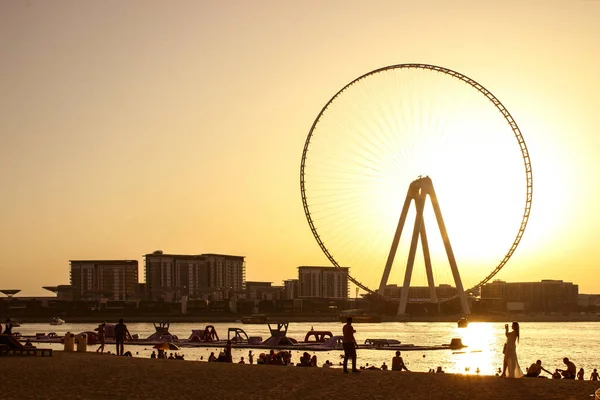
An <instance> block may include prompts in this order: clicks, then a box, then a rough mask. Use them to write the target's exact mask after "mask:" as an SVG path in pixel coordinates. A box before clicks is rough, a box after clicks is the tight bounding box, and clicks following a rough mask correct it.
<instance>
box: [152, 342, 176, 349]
mask: <svg viewBox="0 0 600 400" xmlns="http://www.w3.org/2000/svg"><path fill="white" fill-rule="evenodd" d="M154 348H155V349H158V350H164V351H168V350H179V346H177V345H176V344H175V343H173V342H164V343H159V344H157V345H155V346H154Z"/></svg>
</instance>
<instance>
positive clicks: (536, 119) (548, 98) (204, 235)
mask: <svg viewBox="0 0 600 400" xmlns="http://www.w3.org/2000/svg"><path fill="white" fill-rule="evenodd" d="M599 43H600V1H566V0H564V1H548V0H545V1H505V2H482V1H476V2H475V1H459V2H447V1H424V2H416V1H377V0H375V1H370V2H368V3H365V2H364V1H297V2H281V1H260V0H259V1H170V2H164V1H128V2H117V1H59V0H58V1H52V2H46V1H35V0H31V1H11V0H8V1H3V2H1V3H0V58H1V62H0V140H1V143H2V146H0V185H1V188H2V203H1V204H2V207H1V214H0V215H1V221H2V222H1V225H0V246H1V247H0V251H1V254H2V257H1V261H0V276H1V278H0V283H1V284H0V288H3V289H13V288H14V289H22V290H23V295H36V294H42V293H44V291H43V290H42V289H41V286H44V285H56V284H66V283H68V282H69V263H68V260H69V259H138V260H139V261H140V276H141V277H142V279H143V261H142V255H143V254H146V253H149V252H152V251H154V250H157V249H161V250H163V251H164V252H170V253H183V254H187V253H191V254H197V253H225V254H235V255H245V256H246V257H247V259H246V261H247V278H248V280H266V281H273V282H275V284H280V282H281V281H282V280H283V279H288V278H293V277H297V270H296V267H297V266H299V265H326V263H327V260H326V258H325V257H324V255H323V254H322V252H321V250H320V248H319V247H318V245H317V243H316V241H315V239H314V238H313V236H312V233H311V231H310V229H309V227H308V224H307V221H306V218H305V216H304V211H303V208H302V203H301V197H300V188H299V169H300V157H301V154H302V149H303V146H304V142H305V140H306V136H307V134H308V132H309V130H310V127H311V125H312V123H313V121H314V120H315V118H316V117H317V115H318V113H319V112H320V110H321V108H322V107H323V106H324V105H325V103H326V102H327V101H328V100H329V99H330V98H331V97H332V96H333V95H334V94H335V93H336V92H337V91H338V90H339V89H341V88H342V87H343V86H344V85H346V84H347V83H349V82H350V81H352V80H353V79H355V78H356V77H358V76H360V75H362V74H364V73H366V72H368V71H371V70H374V69H376V68H379V67H383V66H386V65H392V64H402V63H428V64H435V65H440V66H444V67H447V68H450V69H453V70H456V71H459V72H461V73H463V74H465V75H467V76H468V77H470V78H473V79H475V80H476V81H478V82H479V83H481V84H483V85H484V86H485V87H486V88H487V89H489V90H490V91H491V92H492V93H493V94H494V95H495V96H496V97H497V98H498V99H500V100H501V101H502V103H503V104H504V105H505V106H506V107H507V109H508V110H509V111H510V113H511V114H512V116H513V117H514V118H515V120H516V121H517V123H518V124H519V127H520V129H521V131H522V133H523V136H524V137H525V140H526V143H527V146H528V148H529V152H530V155H531V161H532V167H533V176H534V198H533V207H532V214H531V219H530V222H529V225H528V227H527V230H526V232H525V236H524V238H523V240H522V242H521V244H520V246H519V248H518V249H517V251H516V253H515V255H514V256H513V258H512V259H511V261H510V262H509V263H508V264H507V265H506V267H505V268H504V269H503V270H502V271H501V272H500V274H499V275H498V278H501V279H506V280H510V281H532V280H533V281H537V280H540V279H562V280H566V281H573V282H575V283H578V284H579V285H580V292H584V293H594V292H595V293H598V292H600V280H599V279H597V278H596V275H597V271H598V266H599V263H600V246H599V245H598V239H597V235H598V232H599V229H600V212H598V210H597V208H598V204H600V186H599V183H600V161H599V159H598V157H597V154H598V152H599V150H600V135H599V132H598V129H599V126H600V112H598V110H599V109H600V95H599V93H600V78H599V77H598V72H597V71H598V65H599V64H600V53H599V52H598V44H599ZM404 190H405V189H401V190H400V191H401V192H404ZM442 206H443V205H442ZM515 218H516V219H517V220H518V219H519V216H515ZM515 234H516V232H515ZM499 240H500V239H499ZM502 240H505V241H506V244H505V245H504V247H506V249H508V247H509V245H510V242H511V241H512V237H508V238H505V239H502ZM494 266H495V265H484V266H482V267H481V270H482V272H481V273H480V274H481V275H485V274H486V273H487V272H488V270H491V269H493V267H494ZM459 268H460V265H459ZM382 269H383V267H382ZM375 274H376V275H379V276H380V275H381V272H380V271H375Z"/></svg>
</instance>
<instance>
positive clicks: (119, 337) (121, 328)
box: [115, 318, 129, 356]
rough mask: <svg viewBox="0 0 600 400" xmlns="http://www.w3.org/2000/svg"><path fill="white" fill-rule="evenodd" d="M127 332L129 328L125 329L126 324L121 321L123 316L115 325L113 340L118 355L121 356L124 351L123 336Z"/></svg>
mask: <svg viewBox="0 0 600 400" xmlns="http://www.w3.org/2000/svg"><path fill="white" fill-rule="evenodd" d="M128 334H129V330H127V325H125V324H124V323H123V318H121V319H119V323H118V324H117V325H115V342H116V345H117V355H118V356H122V355H123V353H124V352H125V337H127V335H128Z"/></svg>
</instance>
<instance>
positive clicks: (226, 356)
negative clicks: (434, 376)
mask: <svg viewBox="0 0 600 400" xmlns="http://www.w3.org/2000/svg"><path fill="white" fill-rule="evenodd" d="M12 326H13V325H12V323H11V320H10V319H7V320H6V323H5V325H4V331H2V328H1V325H0V331H1V332H2V333H3V334H9V335H10V334H12ZM504 329H505V336H506V342H505V344H504V347H503V349H502V353H503V354H504V359H503V363H502V369H500V368H498V373H497V374H496V376H500V377H503V378H521V377H528V378H538V377H545V376H542V375H541V373H542V372H545V373H547V374H549V375H550V377H551V378H552V379H578V380H584V379H585V371H584V369H583V368H580V369H579V371H577V367H576V365H575V364H574V363H573V361H571V360H569V358H567V357H565V358H564V359H563V363H564V364H565V367H564V368H557V369H555V370H554V372H551V371H549V370H547V369H546V368H544V367H543V366H542V361H541V360H537V361H536V362H535V363H533V364H531V365H530V366H529V368H526V370H525V373H523V371H522V370H521V367H520V366H519V361H518V357H517V343H518V342H519V339H520V326H519V323H518V322H513V323H512V324H511V329H510V330H509V325H508V324H505V325H504ZM95 330H96V331H97V337H98V342H99V344H100V346H99V347H98V349H97V350H96V351H97V352H100V353H103V352H104V348H105V343H106V342H105V340H106V323H101V324H100V325H98V327H97V328H96V329H95ZM355 333H356V330H355V329H354V327H353V326H352V317H348V318H347V320H346V324H345V325H344V326H343V328H342V334H343V340H342V341H343V349H344V355H343V362H341V363H340V365H341V366H342V369H343V371H344V373H348V372H349V371H348V361H350V362H351V368H352V369H351V371H352V372H353V373H360V370H359V369H358V368H357V366H356V361H357V360H356V359H357V355H356V349H357V348H358V344H357V342H356V339H355V337H354V334H355ZM114 336H115V343H116V354H117V355H125V352H124V347H125V340H126V338H127V337H131V334H130V333H129V330H128V329H127V325H125V323H124V322H123V319H122V318H121V319H119V323H118V324H116V325H115V326H114ZM127 353H129V354H127V355H129V356H131V353H130V352H127ZM150 358H159V359H161V358H162V359H180V360H183V359H184V356H183V355H179V354H177V353H175V354H173V353H171V354H170V355H169V356H167V352H166V351H163V350H161V349H159V350H158V353H156V352H154V351H153V352H152V355H151V356H150ZM208 361H209V362H218V361H220V362H229V363H231V362H233V357H232V343H231V341H227V344H226V345H225V348H224V349H223V351H221V352H220V353H219V356H218V357H217V356H215V354H214V352H212V353H211V354H210V356H209V358H208ZM238 363H239V364H246V363H248V364H253V363H254V354H253V353H252V350H250V351H249V352H248V358H247V360H246V359H244V357H241V358H240V360H239V362H238ZM256 363H257V364H263V365H294V363H293V362H292V352H291V351H286V350H282V351H279V352H275V351H274V350H271V351H270V352H269V353H261V354H259V356H258V358H257V360H256ZM332 365H333V364H332V363H331V362H330V361H329V360H327V361H325V363H324V364H323V367H324V368H329V367H331V366H332ZM296 366H299V367H317V366H318V361H317V356H316V355H313V356H311V355H310V354H309V353H308V352H304V353H303V354H302V356H301V357H300V359H299V362H298V363H296ZM360 369H363V370H364V369H368V370H383V371H387V370H388V366H387V364H386V363H385V362H384V363H383V364H382V365H381V366H380V367H376V366H374V365H371V366H369V364H366V366H364V367H360ZM391 370H392V371H403V370H404V371H409V369H408V368H407V367H406V364H405V363H404V360H403V359H402V357H401V354H400V351H396V354H395V356H394V357H393V358H392V361H391ZM429 372H433V373H443V372H445V371H444V370H443V369H442V367H441V366H440V367H437V369H430V370H429ZM589 380H592V381H598V380H600V376H599V374H598V371H597V369H596V368H594V370H593V372H592V373H591V374H590V376H589Z"/></svg>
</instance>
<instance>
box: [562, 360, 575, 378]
mask: <svg viewBox="0 0 600 400" xmlns="http://www.w3.org/2000/svg"><path fill="white" fill-rule="evenodd" d="M563 363H565V365H566V366H567V369H557V371H558V372H560V374H561V375H562V376H563V378H564V379H575V375H576V373H577V367H576V366H575V364H574V363H573V361H570V360H569V359H568V358H567V357H565V358H563Z"/></svg>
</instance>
